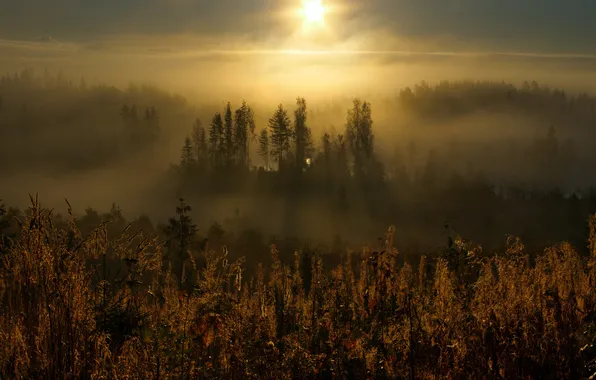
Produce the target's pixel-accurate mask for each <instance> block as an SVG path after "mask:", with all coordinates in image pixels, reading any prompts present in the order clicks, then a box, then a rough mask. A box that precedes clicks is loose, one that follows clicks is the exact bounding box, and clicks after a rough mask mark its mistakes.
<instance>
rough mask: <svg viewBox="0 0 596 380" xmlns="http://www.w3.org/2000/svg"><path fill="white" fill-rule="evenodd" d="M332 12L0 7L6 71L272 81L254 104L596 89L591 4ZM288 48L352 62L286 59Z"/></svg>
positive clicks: (362, 4) (380, 2)
mask: <svg viewBox="0 0 596 380" xmlns="http://www.w3.org/2000/svg"><path fill="white" fill-rule="evenodd" d="M323 2H324V3H325V5H326V6H327V7H328V8H329V12H328V14H327V15H326V17H325V25H324V26H316V27H312V26H311V27H308V26H305V25H304V22H303V21H304V20H303V18H302V17H301V16H300V13H299V9H300V8H301V5H302V0H278V1H274V0H102V1H95V0H0V71H6V70H15V69H17V68H22V67H23V66H35V67H49V68H51V69H55V70H57V69H63V70H64V71H66V72H69V73H74V75H86V76H87V77H97V78H99V79H103V80H106V81H111V82H114V81H115V82H118V83H123V82H125V81H126V80H135V81H146V80H154V81H155V82H169V83H176V84H177V85H188V86H194V88H196V83H199V82H201V83H205V81H207V80H212V79H213V78H214V77H215V76H216V75H215V73H216V72H217V73H223V74H225V78H223V77H222V76H220V80H221V81H222V83H218V88H219V89H222V91H224V90H223V88H225V87H226V86H228V87H229V86H235V88H236V87H237V86H238V83H241V84H243V85H244V86H245V87H246V90H247V91H248V89H254V84H255V83H258V84H259V85H260V86H261V87H263V86H264V85H265V84H266V83H269V84H275V86H277V87H275V86H273V87H268V88H260V89H259V90H258V91H257V90H255V93H259V94H263V93H267V92H268V93H271V95H272V96H275V94H276V93H277V92H278V91H279V89H280V88H289V87H292V86H294V87H295V88H298V89H308V90H313V89H315V88H317V86H316V85H315V84H318V88H319V89H324V90H327V91H328V90H331V89H332V87H333V86H336V85H337V84H338V83H339V82H340V81H341V82H342V84H343V85H345V86H348V87H349V86H351V85H352V84H353V85H354V86H356V84H355V83H356V82H357V81H359V83H360V85H366V86H368V87H369V88H375V86H378V84H379V83H385V84H386V83H388V82H387V80H388V76H389V77H391V78H393V79H400V80H402V81H403V80H406V79H407V80H409V81H410V82H412V81H413V82H416V81H419V80H422V79H426V80H430V81H432V80H441V79H451V78H458V79H489V80H508V81H514V82H517V81H518V80H521V79H522V78H523V79H530V80H531V79H538V80H543V81H544V80H548V81H551V82H554V83H553V84H555V85H558V84H561V83H563V84H567V83H574V84H581V85H588V84H589V83H594V81H593V79H594V78H595V74H594V69H593V67H595V66H594V64H596V44H594V42H593V38H594V37H595V36H596V22H594V20H596V1H594V0H360V1H357V0H336V1H330V0H323ZM282 50H303V51H304V50H308V51H313V50H317V51H322V52H335V54H338V51H340V52H341V53H340V54H342V55H341V56H337V55H332V56H313V55H312V54H311V55H309V56H308V57H296V56H291V57H289V58H288V57H281V58H280V56H279V51H282ZM356 51H357V52H358V53H354V52H356ZM494 53H498V54H500V55H499V56H494ZM477 55H478V56H477ZM593 55H594V56H593ZM274 56H275V58H274ZM520 57H522V58H523V59H522V60H521V61H520ZM497 58H498V59H497ZM463 59H465V61H463ZM431 64H432V65H434V66H433V67H432V68H431V66H429V65H431ZM591 67H592V68H591ZM555 71H556V75H555ZM241 72H242V74H243V75H242V78H239V75H240V73H241ZM525 73H529V74H531V75H532V77H530V76H529V75H526V74H525ZM559 74H560V75H563V76H564V78H563V77H561V78H559V79H557V77H558V76H559ZM265 78H267V80H265ZM239 79H242V80H241V81H239ZM251 80H253V81H254V83H253V82H250V81H251ZM226 81H227V82H228V83H227V84H226V83H223V82H226ZM400 83H401V82H400ZM160 84H161V83H160ZM301 86H302V87H301ZM590 86H591V85H590ZM294 87H292V88H294Z"/></svg>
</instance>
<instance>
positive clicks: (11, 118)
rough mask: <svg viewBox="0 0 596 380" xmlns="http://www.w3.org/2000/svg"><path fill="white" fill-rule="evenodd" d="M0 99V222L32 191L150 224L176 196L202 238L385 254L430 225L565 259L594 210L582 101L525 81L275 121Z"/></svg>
mask: <svg viewBox="0 0 596 380" xmlns="http://www.w3.org/2000/svg"><path fill="white" fill-rule="evenodd" d="M286 98H288V97H287V96H286ZM0 99H1V101H0V141H2V149H1V150H0V162H2V165H0V189H2V191H1V194H0V196H1V198H2V199H3V200H4V202H5V203H6V204H8V205H10V206H14V207H20V208H23V207H26V206H27V202H28V201H29V200H28V198H27V197H26V194H28V193H29V194H36V193H37V194H39V196H40V198H41V199H42V200H43V202H44V204H45V205H47V206H50V207H55V208H56V209H57V210H58V211H59V212H60V211H61V212H64V211H65V203H64V201H63V199H64V198H66V199H68V200H69V201H70V202H71V204H72V205H73V206H74V209H75V212H79V213H80V214H82V215H83V214H84V210H86V209H87V208H91V209H96V210H98V211H99V212H107V211H108V210H109V209H110V208H111V207H112V205H113V204H116V205H118V206H119V207H121V208H122V209H123V212H124V213H125V215H126V216H127V217H128V218H130V219H134V218H136V217H137V216H139V215H146V216H148V217H149V218H150V219H151V221H152V222H153V223H154V224H159V223H163V222H165V221H166V220H167V218H168V217H169V216H171V214H172V211H173V210H174V208H175V206H176V204H177V202H178V198H184V199H185V200H186V202H188V203H189V204H191V205H192V206H193V213H192V215H193V218H194V220H195V221H196V223H197V225H198V226H199V229H200V230H203V231H205V232H206V231H207V230H208V228H209V227H210V226H212V225H213V224H214V223H216V222H217V223H222V224H223V225H224V227H223V229H224V230H226V229H227V230H228V233H235V234H236V235H238V234H240V232H241V231H245V230H252V229H254V230H257V231H259V233H261V234H263V236H264V237H263V239H264V240H265V241H266V240H267V239H268V238H269V237H271V236H275V237H277V238H290V237H292V238H294V237H295V238H299V239H303V240H305V241H312V242H326V243H329V244H331V243H333V242H337V241H343V242H349V243H350V244H361V243H366V242H374V241H375V239H376V237H377V236H380V235H379V234H382V232H383V231H384V230H385V229H386V228H387V226H389V225H395V226H396V229H397V238H396V242H397V243H396V244H398V246H399V245H402V246H404V247H408V248H410V249H418V250H420V251H423V250H426V249H434V248H436V247H438V246H441V245H442V244H443V242H444V239H445V231H444V230H445V228H446V226H448V227H449V228H448V229H454V231H456V232H457V234H461V235H462V236H466V237H468V238H470V239H473V240H474V241H478V242H479V243H481V244H484V245H486V247H488V248H489V249H490V248H497V247H500V246H502V245H503V244H505V241H506V236H508V235H516V236H523V237H524V238H525V239H526V240H528V242H529V243H533V242H535V243H536V244H537V246H540V245H542V244H547V243H548V241H550V240H555V241H558V240H572V241H575V242H577V243H579V246H582V239H584V238H583V237H582V236H581V233H582V231H583V228H582V226H583V225H585V220H586V218H587V216H588V214H589V212H590V211H593V207H594V204H595V203H594V202H595V198H594V193H593V189H592V186H593V185H594V181H595V179H596V178H594V172H593V170H591V168H592V167H593V165H594V163H595V159H596V153H595V152H594V150H593V149H591V141H594V140H593V139H594V137H595V136H594V129H593V126H594V125H596V111H595V106H596V100H595V99H594V98H592V97H591V96H590V95H588V94H586V93H570V92H566V91H565V90H564V89H557V88H550V87H548V85H546V84H544V85H541V84H538V83H536V82H535V81H524V82H522V84H521V85H517V86H516V85H514V84H508V83H505V82H489V81H486V82H472V81H452V82H450V81H441V82H438V83H426V82H421V83H419V84H416V85H414V86H412V87H405V88H401V89H399V90H396V91H395V94H394V95H391V96H378V97H375V98H373V100H368V99H359V100H358V103H353V101H354V99H351V98H350V97H345V98H336V99H333V100H330V101H321V100H318V101H316V102H312V103H311V102H310V101H309V100H308V99H305V100H304V103H298V104H296V101H295V100H292V98H290V100H289V101H286V102H284V103H282V104H283V105H282V109H281V111H280V109H279V108H276V107H278V103H274V102H264V101H262V100H261V101H259V99H256V100H255V101H254V102H253V101H252V100H251V99H245V100H241V101H237V102H234V103H230V105H229V109H227V107H228V103H227V100H225V99H222V100H220V101H219V102H218V101H216V100H214V99H212V100H210V101H203V102H201V101H200V100H198V101H191V100H189V99H187V98H185V97H183V96H181V95H177V94H175V93H170V92H167V91H165V90H161V89H160V88H159V87H156V86H148V85H130V86H128V87H126V88H118V87H113V86H109V85H89V84H87V83H86V81H85V79H84V78H81V79H79V80H76V81H75V80H72V79H70V78H68V77H67V76H65V75H63V74H61V73H58V74H55V73H51V72H49V71H45V72H41V73H39V72H36V71H34V70H32V69H25V70H22V71H20V72H16V73H12V74H6V75H4V76H2V77H1V79H0ZM281 100H283V99H281ZM299 100H300V99H299ZM300 104H302V106H301V105H300ZM276 109H277V111H276ZM278 111H280V112H278ZM296 112H299V113H296ZM218 118H219V119H218ZM276 118H277V119H276ZM218 123H219V124H218ZM280 123H281V124H280ZM297 123H298V124H297ZM285 124H287V125H285ZM280 125H281V126H280ZM218 128H219V129H218ZM279 128H282V130H281V131H280V130H279ZM284 128H285V129H284ZM297 128H298V130H297ZM263 130H265V131H266V132H263ZM276 130H277V137H274V135H272V133H273V134H275V133H274V132H275V131H276ZM301 130H302V132H301ZM262 133H267V135H268V137H267V139H266V141H262V140H263V138H262ZM201 134H202V135H201ZM280 136H281V137H280ZM283 136H285V137H283ZM274 138H277V140H276V143H277V144H278V145H277V146H276V145H275V144H274V141H273V140H272V139H274ZM280 139H281V140H280ZM185 140H186V142H185ZM263 144H268V146H263ZM280 149H281V150H282V152H281V153H280V152H279V150H280ZM280 154H281V155H280ZM280 160H281V161H282V165H281V166H280V164H279V162H280ZM553 212H558V214H553ZM546 215H550V217H547V216H546ZM554 215H557V216H556V217H555V216H554ZM561 218H562V219H561Z"/></svg>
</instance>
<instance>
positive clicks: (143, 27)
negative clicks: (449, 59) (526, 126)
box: [0, 0, 596, 53]
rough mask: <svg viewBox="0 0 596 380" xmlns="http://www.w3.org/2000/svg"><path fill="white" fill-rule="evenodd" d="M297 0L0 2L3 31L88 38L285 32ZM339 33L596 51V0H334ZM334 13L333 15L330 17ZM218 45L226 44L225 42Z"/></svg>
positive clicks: (9, 35)
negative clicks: (285, 13) (287, 12)
mask: <svg viewBox="0 0 596 380" xmlns="http://www.w3.org/2000/svg"><path fill="white" fill-rule="evenodd" d="M300 2H301V0H294V1H290V0H279V1H274V0H217V1H213V0H102V1H95V0H53V1H49V0H0V9H1V12H0V37H2V38H5V39H19V40H22V39H34V38H38V37H41V36H52V37H54V38H56V39H59V40H73V41H86V40H94V39H97V38H101V37H102V36H106V35H124V34H126V35H128V34H141V35H179V34H190V35H202V36H206V35H209V36H221V35H226V36H227V37H228V38H229V37H232V36H237V37H242V38H244V39H250V40H253V41H257V42H258V41H260V40H264V39H271V37H272V36H274V37H275V35H277V37H280V36H283V35H288V34H289V33H291V32H292V29H293V28H295V27H296V25H292V24H295V22H292V21H291V20H289V19H287V18H284V17H279V14H280V12H283V11H285V10H289V9H291V8H293V7H294V8H295V7H299V6H300ZM327 3H328V5H329V6H330V7H335V8H336V9H340V10H341V12H339V13H341V15H340V14H339V13H338V14H337V15H336V16H337V17H335V19H334V22H335V26H336V32H337V33H341V34H342V36H343V37H348V36H349V37H355V36H357V35H358V34H359V33H364V34H369V33H371V32H372V31H376V32H379V31H383V32H386V33H387V34H388V35H392V36H394V37H398V38H400V37H401V38H406V39H410V38H411V39H413V40H415V41H425V40H433V41H436V40H440V41H447V42H445V43H444V46H443V47H444V49H445V50H453V49H458V48H460V47H459V46H457V45H463V46H465V47H467V46H469V47H474V48H481V47H482V48H484V49H485V50H492V51H506V52H510V51H516V52H533V53H539V52H540V53H556V52H566V53H570V52H573V53H596V45H595V44H594V43H593V38H594V36H596V22H594V20H595V19H596V2H595V1H593V0H366V1H362V0H361V1H357V0H337V1H335V2H332V1H328V2H327ZM330 16H331V17H334V16H333V14H331V15H330ZM450 45H451V46H450ZM222 47H223V46H222Z"/></svg>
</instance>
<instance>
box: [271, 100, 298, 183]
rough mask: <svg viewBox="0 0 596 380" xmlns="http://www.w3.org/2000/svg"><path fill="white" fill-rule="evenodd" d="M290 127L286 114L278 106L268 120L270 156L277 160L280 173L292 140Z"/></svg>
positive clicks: (281, 107) (282, 108)
mask: <svg viewBox="0 0 596 380" xmlns="http://www.w3.org/2000/svg"><path fill="white" fill-rule="evenodd" d="M291 125H292V124H291V121H290V119H289V118H288V112H287V111H286V110H285V109H284V107H283V105H282V104H280V105H279V106H278V107H277V110H276V111H275V113H274V114H273V116H272V117H271V119H269V128H270V129H271V140H270V144H271V155H272V156H273V157H275V159H276V160H277V163H278V165H279V170H280V171H281V170H283V167H284V160H285V158H286V157H287V156H288V152H289V150H290V146H291V141H292V138H293V131H292V128H291Z"/></svg>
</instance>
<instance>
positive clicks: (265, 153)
mask: <svg viewBox="0 0 596 380" xmlns="http://www.w3.org/2000/svg"><path fill="white" fill-rule="evenodd" d="M259 155H260V156H261V157H263V159H264V160H265V169H266V170H269V134H268V133H267V128H263V129H262V130H261V133H260V134H259Z"/></svg>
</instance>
